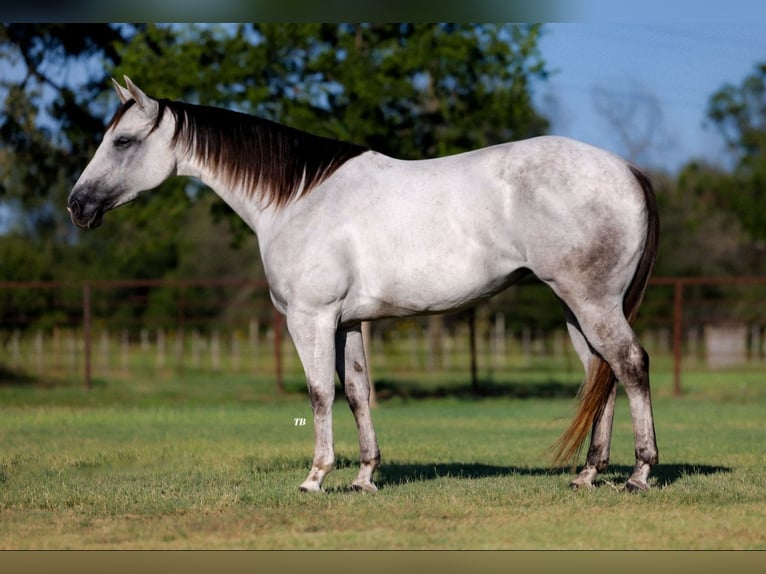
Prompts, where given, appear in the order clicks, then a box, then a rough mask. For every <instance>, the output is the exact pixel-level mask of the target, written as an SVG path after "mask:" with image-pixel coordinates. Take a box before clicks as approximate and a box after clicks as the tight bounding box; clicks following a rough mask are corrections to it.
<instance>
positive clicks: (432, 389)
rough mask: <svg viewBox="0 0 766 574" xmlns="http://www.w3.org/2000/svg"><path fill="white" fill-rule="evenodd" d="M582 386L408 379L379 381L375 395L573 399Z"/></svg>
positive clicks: (425, 397)
mask: <svg viewBox="0 0 766 574" xmlns="http://www.w3.org/2000/svg"><path fill="white" fill-rule="evenodd" d="M579 387H580V385H579V383H564V382H561V381H554V380H550V381H544V382H521V381H501V382H498V381H496V380H492V379H480V380H479V381H478V382H477V385H476V387H474V386H473V385H471V384H470V383H469V384H459V383H456V384H446V385H438V386H428V385H424V384H422V383H416V382H410V381H405V380H400V379H397V380H392V379H386V378H382V379H376V380H375V396H376V398H377V400H379V401H380V400H383V401H385V400H386V399H392V398H399V399H435V398H446V397H454V398H458V399H463V400H471V399H483V398H498V397H504V398H513V399H531V398H540V399H543V398H545V399H548V398H549V399H554V398H567V399H571V398H572V397H574V396H575V395H576V394H577V390H578V389H579Z"/></svg>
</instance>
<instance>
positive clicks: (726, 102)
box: [708, 62, 766, 242]
mask: <svg viewBox="0 0 766 574" xmlns="http://www.w3.org/2000/svg"><path fill="white" fill-rule="evenodd" d="M708 117H709V118H710V119H711V120H712V121H713V123H714V125H715V126H716V127H717V128H718V130H719V132H720V133H721V135H722V136H723V138H724V140H725V141H726V143H727V145H728V146H729V148H730V149H731V150H732V152H733V153H734V154H735V157H736V162H737V165H736V168H735V170H734V173H733V174H732V178H731V180H730V181H729V182H727V185H723V186H721V188H720V193H718V195H717V205H718V206H719V207H721V208H723V209H725V210H727V211H729V212H730V213H733V214H734V215H735V216H736V217H737V219H738V220H739V221H740V223H741V224H742V226H743V227H744V229H745V230H746V231H747V232H748V233H749V234H750V235H751V236H752V237H753V238H755V239H757V240H760V241H762V242H763V241H766V209H764V206H766V62H765V63H761V64H758V65H756V66H755V69H754V71H753V72H752V73H751V74H750V75H748V76H747V77H746V78H744V80H743V81H742V83H741V84H740V85H738V86H734V85H726V86H724V87H722V88H721V89H720V90H719V91H717V92H716V93H715V94H713V96H712V97H711V98H710V104H709V106H708Z"/></svg>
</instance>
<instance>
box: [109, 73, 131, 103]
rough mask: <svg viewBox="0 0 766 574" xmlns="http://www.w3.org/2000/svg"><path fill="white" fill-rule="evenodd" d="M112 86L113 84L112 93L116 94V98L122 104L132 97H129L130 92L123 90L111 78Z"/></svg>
mask: <svg viewBox="0 0 766 574" xmlns="http://www.w3.org/2000/svg"><path fill="white" fill-rule="evenodd" d="M112 84H114V91H115V92H117V96H118V97H119V98H120V102H122V103H123V104H124V103H125V102H127V101H128V100H129V99H131V98H132V97H133V96H131V95H130V92H129V91H128V90H126V89H125V88H123V87H122V86H121V85H120V84H119V83H118V82H117V80H115V79H114V78H112Z"/></svg>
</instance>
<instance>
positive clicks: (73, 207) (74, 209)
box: [67, 199, 80, 215]
mask: <svg viewBox="0 0 766 574" xmlns="http://www.w3.org/2000/svg"><path fill="white" fill-rule="evenodd" d="M67 203H68V204H67V211H69V213H71V214H72V215H79V214H80V204H79V203H77V200H76V199H70V200H69V201H68V202H67Z"/></svg>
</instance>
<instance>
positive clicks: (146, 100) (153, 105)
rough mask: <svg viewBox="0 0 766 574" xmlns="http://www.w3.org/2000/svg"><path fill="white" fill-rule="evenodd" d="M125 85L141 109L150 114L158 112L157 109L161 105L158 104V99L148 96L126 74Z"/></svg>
mask: <svg viewBox="0 0 766 574" xmlns="http://www.w3.org/2000/svg"><path fill="white" fill-rule="evenodd" d="M125 87H127V88H128V92H129V93H130V96H131V97H132V98H133V99H134V100H136V105H137V106H138V107H139V108H140V109H142V110H144V111H145V112H147V113H149V114H154V113H156V112H157V109H158V108H159V105H158V104H157V100H155V99H153V98H150V97H149V96H147V95H146V94H145V93H144V92H142V91H141V89H140V88H139V87H138V86H136V85H135V84H134V83H133V82H132V81H131V79H130V78H129V77H127V76H125Z"/></svg>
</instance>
